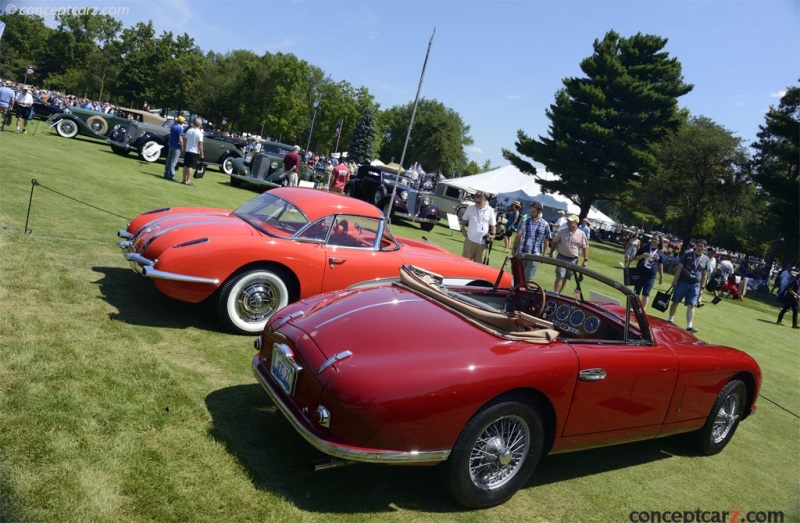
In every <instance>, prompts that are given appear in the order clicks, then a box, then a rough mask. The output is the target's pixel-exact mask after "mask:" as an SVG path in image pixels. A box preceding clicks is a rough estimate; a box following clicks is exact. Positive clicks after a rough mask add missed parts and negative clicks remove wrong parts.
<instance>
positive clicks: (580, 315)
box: [569, 309, 586, 327]
mask: <svg viewBox="0 0 800 523" xmlns="http://www.w3.org/2000/svg"><path fill="white" fill-rule="evenodd" d="M584 319H586V314H584V312H583V311H582V310H580V309H578V310H576V311H575V312H573V313H572V316H570V317H569V322H570V323H571V324H572V325H573V326H575V327H580V325H581V323H583V320H584Z"/></svg>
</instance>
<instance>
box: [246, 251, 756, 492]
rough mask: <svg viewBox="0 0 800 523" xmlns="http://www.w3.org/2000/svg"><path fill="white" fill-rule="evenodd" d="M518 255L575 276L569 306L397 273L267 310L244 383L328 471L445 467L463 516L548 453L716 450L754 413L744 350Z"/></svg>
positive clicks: (526, 288)
mask: <svg viewBox="0 0 800 523" xmlns="http://www.w3.org/2000/svg"><path fill="white" fill-rule="evenodd" d="M528 257H529V258H530V259H532V260H535V261H537V262H539V267H538V270H537V275H539V277H542V278H544V277H547V278H548V279H549V278H550V277H552V274H553V268H554V267H553V266H556V267H559V268H566V269H568V270H571V271H574V272H575V273H576V276H577V278H576V279H575V280H574V281H575V282H576V283H575V285H576V289H575V294H574V295H568V296H567V295H558V294H554V293H552V292H545V291H544V290H543V288H542V287H540V286H539V285H538V284H536V283H535V282H533V281H529V282H524V283H520V284H517V285H516V286H514V287H513V288H510V289H509V288H507V287H506V288H503V287H492V288H486V287H474V286H459V287H453V286H448V285H444V283H443V281H442V279H441V278H440V277H438V276H437V275H434V274H431V273H428V272H427V271H422V270H418V269H416V268H409V267H403V269H402V270H401V277H400V280H399V281H396V282H394V283H383V284H380V285H372V286H357V287H356V288H352V289H350V290H348V291H344V292H338V293H329V294H324V295H321V296H317V297H314V298H311V299H306V300H302V301H300V302H298V303H295V304H293V305H290V306H288V307H286V308H284V309H282V310H281V311H279V312H278V313H277V314H275V316H273V317H272V319H271V320H270V321H269V323H268V325H267V327H266V329H265V330H264V333H263V334H262V336H261V338H259V339H257V340H256V349H257V350H258V353H257V354H256V355H255V357H254V358H253V372H254V374H255V376H256V378H257V380H258V381H259V383H260V384H261V385H262V387H263V388H264V390H265V391H266V392H267V394H268V395H269V396H270V397H271V399H272V401H273V402H274V403H275V404H276V405H277V406H278V408H279V410H280V411H282V413H283V414H284V415H285V416H286V417H287V419H288V420H289V421H290V423H291V424H292V425H293V426H294V428H295V429H296V430H297V431H298V433H299V434H300V435H301V436H302V437H303V438H305V439H306V440H307V441H308V442H309V443H310V444H311V445H313V446H314V447H316V448H317V449H319V450H321V451H322V452H324V453H327V454H329V455H331V456H333V457H334V458H335V460H339V461H338V462H339V463H342V464H344V463H346V462H347V461H365V462H373V463H387V464H414V465H420V464H421V465H428V464H437V463H440V462H445V468H446V471H447V477H448V487H449V490H450V491H451V493H452V494H453V495H454V497H455V498H456V499H457V500H458V501H459V502H460V503H462V504H463V505H465V506H468V507H489V506H492V505H496V504H499V503H502V502H504V501H506V500H507V499H508V498H510V497H511V496H512V495H513V494H514V493H515V492H516V491H517V490H519V489H520V488H521V487H522V486H523V485H525V484H526V482H527V481H528V479H529V478H530V476H531V474H532V473H533V471H534V469H535V468H536V465H537V463H538V461H539V459H540V457H541V456H543V455H544V454H547V453H551V454H554V453H562V452H568V451H573V450H579V449H587V448H591V447H600V446H605V445H614V444H617V443H623V442H629V441H635V440H643V439H649V438H656V437H662V436H669V435H672V434H678V433H691V438H690V439H691V440H692V441H694V443H695V445H696V447H697V449H698V450H699V451H700V452H701V453H704V454H715V453H717V452H720V451H721V450H722V449H723V448H724V447H725V446H726V445H727V444H728V442H729V441H730V440H731V438H732V436H733V434H734V432H735V431H736V428H737V427H738V424H739V421H740V420H742V419H744V418H746V417H747V416H748V415H749V414H751V413H752V412H754V411H755V402H756V398H757V397H758V392H759V388H760V386H761V370H760V368H759V366H758V364H757V363H756V362H755V361H754V360H753V359H752V358H751V357H750V356H748V355H747V354H746V353H744V352H742V351H740V350H737V349H732V348H728V347H721V346H712V345H709V344H706V343H704V342H703V341H701V340H699V339H697V338H696V337H695V336H694V335H692V334H691V333H689V332H687V331H685V330H683V329H680V328H679V327H677V326H675V325H672V324H670V323H666V322H665V321H663V320H660V319H656V318H649V317H647V316H646V315H645V314H644V312H643V310H642V307H641V303H640V301H639V299H638V297H637V296H636V295H635V294H633V292H632V291H631V290H630V289H628V288H627V287H625V286H623V285H622V284H620V283H617V282H615V281H613V280H610V279H608V278H606V277H604V276H602V275H600V274H597V273H594V272H593V271H590V270H588V269H585V268H581V267H578V266H576V265H572V264H569V263H566V262H563V261H559V260H553V259H550V258H544V257H540V256H530V255H529V256H528ZM507 261H508V260H507ZM520 262H521V260H520V259H518V258H514V259H511V265H512V268H513V271H512V272H513V274H514V275H515V276H516V278H515V281H518V282H520V281H522V269H521V263H520ZM548 264H549V265H548ZM504 267H505V265H504ZM501 272H502V270H501ZM585 294H586V295H585ZM403 331H405V332H406V333H407V334H406V335H404V336H396V335H392V333H397V332H403ZM387 333H389V334H388V335H387Z"/></svg>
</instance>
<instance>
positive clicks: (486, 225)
mask: <svg viewBox="0 0 800 523" xmlns="http://www.w3.org/2000/svg"><path fill="white" fill-rule="evenodd" d="M496 227H497V218H496V217H495V214H494V209H492V208H491V207H490V206H489V200H488V198H487V197H486V195H485V194H483V193H482V192H477V193H475V205H471V206H469V207H467V210H466V211H464V215H463V216H462V217H461V233H462V234H463V235H464V248H463V249H462V251H461V256H463V257H464V258H467V259H469V260H472V261H474V262H478V263H482V262H483V254H484V252H485V251H486V245H487V244H488V243H491V242H492V241H494V235H495V231H496Z"/></svg>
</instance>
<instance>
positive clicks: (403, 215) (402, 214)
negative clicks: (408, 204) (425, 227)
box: [392, 211, 439, 223]
mask: <svg viewBox="0 0 800 523" xmlns="http://www.w3.org/2000/svg"><path fill="white" fill-rule="evenodd" d="M392 214H394V215H395V216H397V217H399V218H403V219H405V220H409V221H412V222H419V223H439V219H438V218H437V219H433V218H420V217H419V216H412V215H410V214H408V213H405V212H394V211H392Z"/></svg>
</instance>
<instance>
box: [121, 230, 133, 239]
mask: <svg viewBox="0 0 800 523" xmlns="http://www.w3.org/2000/svg"><path fill="white" fill-rule="evenodd" d="M117 237H119V238H125V239H126V240H132V239H133V234H131V233H129V232H128V230H127V229H120V230H118V231H117Z"/></svg>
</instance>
